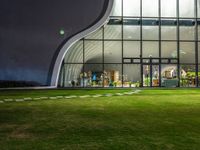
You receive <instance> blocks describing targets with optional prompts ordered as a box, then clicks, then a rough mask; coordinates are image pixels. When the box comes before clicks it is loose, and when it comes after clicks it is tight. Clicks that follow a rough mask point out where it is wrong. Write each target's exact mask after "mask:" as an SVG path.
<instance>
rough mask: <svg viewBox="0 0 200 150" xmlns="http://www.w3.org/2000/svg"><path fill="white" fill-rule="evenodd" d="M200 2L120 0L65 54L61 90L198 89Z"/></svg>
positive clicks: (61, 73)
mask: <svg viewBox="0 0 200 150" xmlns="http://www.w3.org/2000/svg"><path fill="white" fill-rule="evenodd" d="M199 62H200V0H115V1H114V5H113V10H112V13H111V15H110V18H109V21H108V23H107V24H106V25H104V26H102V27H101V28H100V29H99V30H97V31H95V32H94V33H91V34H90V35H88V36H87V37H85V38H84V39H81V40H80V41H78V42H76V43H75V44H74V45H73V46H72V47H71V48H70V49H69V50H68V51H67V53H66V56H65V58H64V60H63V65H62V68H61V72H60V77H59V87H198V86H200V85H199V83H200V82H199V80H200V65H199V64H200V63H199Z"/></svg>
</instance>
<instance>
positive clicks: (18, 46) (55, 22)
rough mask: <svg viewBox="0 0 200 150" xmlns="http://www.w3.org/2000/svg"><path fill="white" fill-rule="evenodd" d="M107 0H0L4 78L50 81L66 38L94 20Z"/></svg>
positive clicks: (1, 73) (0, 66) (1, 74)
mask: <svg viewBox="0 0 200 150" xmlns="http://www.w3.org/2000/svg"><path fill="white" fill-rule="evenodd" d="M107 2H108V0H16V1H13V0H0V81H33V82H35V83H37V84H39V85H48V84H49V83H48V81H49V76H50V75H49V73H50V72H51V70H50V69H51V68H52V66H51V65H52V64H53V62H52V61H53V57H55V56H54V55H55V54H56V51H58V50H59V47H60V46H61V44H63V41H64V40H66V39H67V38H69V37H70V36H72V35H74V34H76V33H78V32H80V31H81V30H83V29H85V28H87V27H88V26H90V25H92V24H94V23H95V22H96V21H97V20H98V18H99V17H101V16H102V14H103V13H104V11H105V9H106V7H105V6H107ZM61 29H64V30H65V35H63V36H62V35H60V34H59V31H60V30H61Z"/></svg>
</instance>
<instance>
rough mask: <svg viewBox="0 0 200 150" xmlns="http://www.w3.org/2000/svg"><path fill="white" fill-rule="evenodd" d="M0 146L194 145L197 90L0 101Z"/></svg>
mask: <svg viewBox="0 0 200 150" xmlns="http://www.w3.org/2000/svg"><path fill="white" fill-rule="evenodd" d="M125 91H129V90H128V89H127V90H125ZM116 92H121V90H36V91H32V90H28V91H23V90H21V91H0V99H2V98H19V97H38V96H55V95H74V94H75V95H87V94H90V93H91V94H99V93H116ZM0 145H1V147H0V149H1V150H29V149H30V150H68V149H72V150H79V149H86V150H90V149H91V150H93V149H94V150H95V149H100V150H104V149H105V150H107V149H108V150H109V149H117V150H118V149H134V150H163V149H164V150H198V149H199V147H200V89H178V90H173V89H172V90H170V89H168V90H162V89H154V90H150V89H146V90H142V92H140V93H138V94H135V95H131V96H114V97H99V98H85V99H80V98H75V99H73V100H62V99H61V100H48V101H45V100H41V101H32V102H20V103H17V102H13V103H5V104H0Z"/></svg>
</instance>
